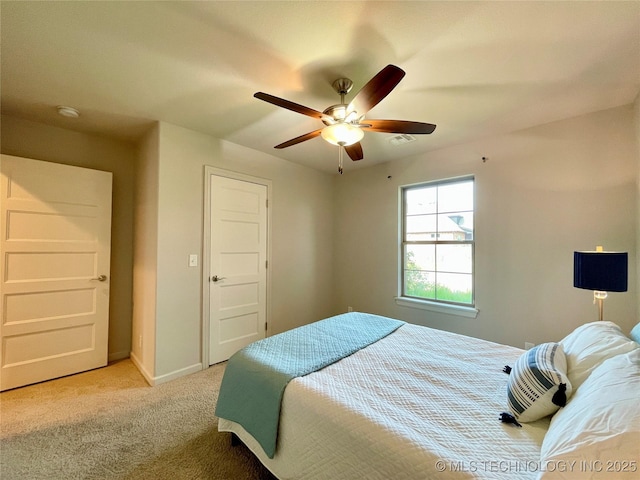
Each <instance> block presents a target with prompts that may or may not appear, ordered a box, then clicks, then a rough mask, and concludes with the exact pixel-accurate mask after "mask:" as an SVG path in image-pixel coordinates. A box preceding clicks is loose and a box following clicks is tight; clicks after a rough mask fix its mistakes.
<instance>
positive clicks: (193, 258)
mask: <svg viewBox="0 0 640 480" xmlns="http://www.w3.org/2000/svg"><path fill="white" fill-rule="evenodd" d="M189 266H190V267H197V266H198V255H194V254H191V255H189Z"/></svg>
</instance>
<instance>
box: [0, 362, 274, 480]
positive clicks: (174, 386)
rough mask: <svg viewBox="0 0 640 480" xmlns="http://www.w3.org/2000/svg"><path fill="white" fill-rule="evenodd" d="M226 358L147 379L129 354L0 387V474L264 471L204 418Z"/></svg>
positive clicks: (227, 478)
mask: <svg viewBox="0 0 640 480" xmlns="http://www.w3.org/2000/svg"><path fill="white" fill-rule="evenodd" d="M225 366H226V363H223V364H219V365H214V366H213V367H211V368H209V369H207V370H203V371H202V372H198V373H195V374H192V375H188V376H186V377H182V378H179V379H177V380H173V381H171V382H168V383H165V384H161V385H158V386H156V387H150V386H149V385H148V384H147V383H146V382H145V380H144V379H143V377H142V376H141V375H140V373H139V372H138V370H137V369H136V367H135V366H134V365H133V363H132V362H131V361H130V360H123V361H120V362H116V363H113V364H111V365H109V366H107V367H104V368H100V369H97V370H92V371H90V372H85V373H81V374H78V375H72V376H69V377H64V378H60V379H57V380H51V381H49V382H44V383H40V384H37V385H31V386H28V387H23V388H18V389H15V390H10V391H7V392H3V393H1V394H0V478H2V479H3V480H5V479H7V480H9V479H12V480H13V479H16V480H18V479H19V480H36V479H47V480H49V479H56V480H57V479H127V480H129V479H130V480H134V479H135V480H137V479H155V480H158V479H173V480H177V479H214V480H218V479H222V480H236V479H238V480H240V479H247V480H249V479H261V480H273V479H275V477H273V476H272V475H271V474H270V473H269V472H268V471H267V470H266V469H265V468H264V467H263V466H262V465H261V464H260V462H258V460H257V459H256V458H255V457H254V456H253V454H252V453H251V452H250V451H249V450H248V449H247V448H246V447H245V446H244V445H239V446H236V447H233V446H231V441H230V436H229V434H228V433H220V432H218V428H217V426H218V419H217V418H216V417H215V416H214V411H215V404H216V400H217V398H218V390H219V387H220V382H221V380H222V375H223V373H224V368H225Z"/></svg>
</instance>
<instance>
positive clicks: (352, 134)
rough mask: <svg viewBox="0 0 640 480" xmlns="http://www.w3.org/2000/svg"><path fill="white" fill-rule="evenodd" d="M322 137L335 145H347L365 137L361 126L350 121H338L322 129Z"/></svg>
mask: <svg viewBox="0 0 640 480" xmlns="http://www.w3.org/2000/svg"><path fill="white" fill-rule="evenodd" d="M321 135H322V138H324V139H325V140H326V141H327V142H329V143H332V144H333V145H338V146H342V147H346V146H349V145H353V144H354V143H358V142H359V141H360V140H362V137H364V132H363V131H362V129H361V128H358V127H354V126H353V125H350V124H348V123H336V124H334V125H329V126H326V127H324V128H323V129H322V133H321Z"/></svg>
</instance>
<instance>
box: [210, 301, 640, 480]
mask: <svg viewBox="0 0 640 480" xmlns="http://www.w3.org/2000/svg"><path fill="white" fill-rule="evenodd" d="M345 315H346V316H337V317H332V318H333V319H336V318H337V319H339V320H346V319H349V320H354V321H356V322H362V323H363V325H364V324H366V323H367V322H368V321H370V320H371V319H372V318H373V317H376V318H381V317H377V316H370V315H368V314H361V313H355V314H345ZM382 318H384V317H382ZM316 323H320V322H316ZM598 323H600V324H610V323H611V322H598ZM607 326H608V327H609V326H610V327H611V330H612V331H616V328H617V330H618V331H619V327H617V326H615V325H614V324H611V325H607ZM596 330H597V331H596V332H595V333H594V332H587V333H588V335H591V336H594V337H598V338H600V337H602V331H601V330H599V329H596ZM616 333H617V331H616ZM619 333H620V335H621V336H622V337H623V339H624V343H625V346H624V347H620V348H617V347H616V348H617V350H616V349H615V348H614V350H615V353H616V356H619V357H624V360H625V362H627V363H625V364H624V365H625V366H627V364H629V365H631V368H625V369H623V370H627V372H628V376H627V377H625V379H624V382H625V384H626V385H627V386H625V387H622V388H620V384H619V383H616V385H617V389H618V393H617V395H618V396H620V398H621V399H620V402H615V404H616V405H622V407H621V408H625V410H624V415H623V418H625V422H618V423H621V424H624V425H620V426H619V428H620V430H621V431H622V433H621V435H622V436H619V435H618V434H617V433H616V434H615V435H613V437H614V438H616V439H617V442H618V444H623V446H624V445H626V447H624V448H623V449H622V450H621V451H620V450H619V451H618V452H617V453H614V450H610V451H609V456H610V458H602V455H601V454H598V456H597V458H599V459H601V460H602V461H618V462H627V463H625V464H624V465H623V464H622V463H620V464H619V466H618V467H617V468H618V471H617V473H618V477H612V476H609V477H603V478H619V477H620V478H624V477H623V474H627V473H628V474H629V477H628V478H634V477H633V476H632V475H635V474H637V469H638V468H639V467H638V466H637V464H634V462H637V461H638V458H637V457H638V453H637V450H633V449H631V450H629V448H631V447H629V445H632V444H633V443H628V442H635V445H638V444H640V415H639V414H638V406H637V403H638V394H639V393H640V374H638V372H640V368H639V366H640V349H638V347H640V346H639V345H638V344H637V343H636V342H634V341H633V340H631V339H629V338H628V337H626V336H624V334H622V332H619ZM583 336H584V335H583ZM276 337H277V336H276ZM271 338H273V337H271ZM622 341H623V340H621V342H622ZM574 343H576V342H574ZM574 347H576V348H581V347H580V345H579V342H578V345H577V346H576V345H574ZM611 348H612V346H611V345H610V344H609V345H606V348H604V350H605V351H606V350H607V349H609V350H611ZM560 351H562V348H560ZM524 353H525V352H524V351H523V350H520V349H518V348H515V347H511V346H506V345H500V344H496V343H492V342H488V341H484V340H479V339H476V338H471V337H466V336H463V335H457V334H453V333H450V332H445V331H440V330H435V329H431V328H427V327H421V326H417V325H412V324H408V323H403V322H401V324H400V326H399V327H398V328H396V329H394V330H393V331H392V332H391V333H388V334H385V335H383V336H381V338H379V339H378V340H376V341H373V342H371V343H369V344H368V345H367V346H365V347H363V348H360V349H357V350H356V351H355V352H353V353H350V354H349V355H347V356H344V358H341V359H340V360H337V361H333V362H332V363H330V364H328V365H326V366H324V367H323V368H320V369H318V370H316V371H313V372H312V373H309V374H306V375H303V376H297V377H295V378H293V379H291V380H290V381H287V384H286V388H284V390H283V394H282V397H281V400H280V401H281V404H280V411H279V419H278V427H277V438H276V440H275V445H276V447H275V452H269V454H268V453H267V452H268V449H265V447H264V445H263V444H262V443H260V442H259V441H257V440H256V438H254V435H251V434H250V433H249V432H248V431H247V429H246V428H245V426H246V425H245V426H243V425H242V424H241V423H242V422H239V421H234V420H232V419H230V418H225V414H224V411H221V408H220V401H219V402H218V410H217V411H216V415H218V416H219V417H220V418H219V422H218V429H219V431H224V432H232V433H233V434H235V435H236V436H237V437H239V438H240V439H241V440H242V442H243V443H244V444H245V445H247V447H248V448H249V449H250V450H251V451H252V452H253V453H254V454H255V455H256V456H257V458H258V459H259V460H260V461H261V462H262V463H263V464H264V465H265V466H266V467H267V468H268V469H269V470H270V471H271V472H272V473H273V474H274V475H275V476H276V477H278V478H279V479H282V480H285V479H325V478H326V479H349V480H358V479H376V478H379V479H389V478H393V479H398V480H400V479H430V478H437V479H467V478H482V479H492V478H501V479H504V478H509V479H535V478H547V477H548V478H581V477H580V476H579V474H580V473H585V472H584V470H586V469H587V467H591V468H590V470H594V468H595V467H594V466H593V465H592V464H589V465H586V464H584V461H585V459H586V460H587V461H589V462H591V461H593V459H594V458H595V457H592V456H590V455H594V453H593V452H594V451H597V450H598V449H599V448H601V447H602V445H600V446H599V447H598V445H596V446H595V447H594V446H593V445H592V444H593V442H591V443H590V444H589V442H590V440H589V439H588V438H587V440H588V441H587V443H588V444H589V445H591V446H590V447H589V448H591V450H589V449H588V448H587V449H586V450H584V449H583V450H580V449H579V448H578V450H577V452H576V448H574V447H575V445H578V447H579V446H580V444H581V442H583V443H584V441H585V432H584V431H578V432H572V431H571V429H572V427H571V425H570V424H571V423H572V422H574V423H575V419H574V418H571V417H570V416H567V419H565V420H564V421H562V422H559V423H560V427H559V429H558V430H559V432H560V435H559V436H560V440H557V441H555V442H551V441H549V443H552V444H551V445H546V446H545V445H544V443H545V441H546V440H545V438H546V437H549V438H550V437H556V436H558V435H555V434H554V435H549V434H548V432H549V429H550V425H551V423H552V417H551V415H546V416H544V417H542V418H540V419H536V420H533V421H529V422H527V423H520V425H521V426H520V427H518V426H516V425H514V424H511V423H503V422H501V421H500V420H499V416H500V414H501V413H502V412H505V411H508V402H507V393H506V392H507V388H508V383H509V381H510V378H511V376H512V375H513V372H512V374H511V375H509V374H507V373H505V372H504V371H503V368H504V366H505V365H517V363H518V361H519V359H520V358H521V357H523V354H524ZM563 355H564V353H563ZM594 355H595V354H594ZM594 355H591V354H590V355H589V356H588V357H589V358H593V357H594ZM634 355H635V356H634ZM285 356H286V353H285ZM596 356H597V355H596ZM602 357H603V358H602V359H601V361H599V362H594V363H595V365H593V366H592V368H591V370H594V369H596V367H598V366H599V364H600V363H603V362H604V360H606V359H607V358H608V355H607V354H606V353H604V354H602ZM563 358H564V356H563ZM571 358H573V357H570V356H569V355H567V356H566V360H567V361H568V360H570V359H571ZM232 361H233V357H232V359H230V364H231V362H232ZM568 363H569V364H571V362H568ZM227 368H229V366H228V367H227ZM564 368H568V367H567V366H565V367H564ZM608 370H612V371H618V370H621V368H620V365H613V366H611V367H610V368H609V369H608ZM227 373H228V372H225V379H223V385H222V387H221V392H220V393H221V395H222V394H223V391H222V390H223V389H224V387H225V385H224V384H225V380H227ZM588 373H591V372H588ZM610 373H611V372H608V373H607V374H606V375H602V377H605V380H604V385H602V384H601V383H602V382H600V383H599V384H596V385H595V386H592V385H590V384H589V382H585V379H582V381H583V382H585V383H587V387H588V388H585V391H586V390H588V389H589V388H591V389H595V390H596V391H600V390H601V389H603V388H604V389H607V388H608V387H607V383H606V382H607V381H611V379H610V378H609V379H608V380H607V377H610V376H611V375H610ZM581 374H582V376H584V372H581ZM587 377H588V375H587ZM563 378H566V377H563ZM565 381H566V382H568V380H566V379H565ZM228 383H230V380H229V382H228ZM580 388H582V387H580ZM576 390H577V389H573V394H574V397H578V395H576V393H575V391H576ZM569 393H571V392H570V391H569ZM256 398H258V399H259V398H260V395H257V396H256ZM258 401H259V400H258ZM571 403H573V400H570V401H569V402H568V404H567V405H569V404H571ZM581 403H586V404H588V405H593V400H592V399H590V398H587V399H586V400H582V402H581ZM558 408H559V407H556V409H558ZM562 410H569V409H568V408H566V407H565V408H564V409H560V411H562ZM579 415H584V414H583V413H580V414H579ZM617 415H620V412H618V411H614V412H612V413H611V416H612V417H615V416H617ZM634 415H635V416H634ZM556 416H558V415H554V416H553V418H555V417H556ZM229 417H232V418H233V416H232V415H229ZM523 418H524V417H523ZM636 419H637V423H636ZM561 420H562V419H561ZM629 420H631V426H629V425H628V424H627V422H626V421H629ZM603 421H604V422H605V424H606V425H605V426H602V425H601V426H600V427H597V426H596V427H597V428H611V419H608V418H607V419H606V420H603ZM614 423H615V422H614ZM566 424H569V425H566ZM596 427H593V428H596ZM589 428H591V427H589ZM616 428H617V427H616ZM567 430H568V431H567ZM587 433H588V432H587ZM596 433H597V432H596ZM572 435H574V436H577V440H576V441H575V442H572V441H571V439H572V437H571V436H572ZM610 436H611V435H610ZM567 439H568V440H567ZM558 443H559V444H560V446H558V445H557V444H558ZM618 448H620V445H618ZM594 449H595V450H594ZM572 455H573V456H572ZM576 455H577V456H576ZM585 455H586V457H585ZM613 456H616V458H615V459H614V458H613ZM572 459H573V461H574V464H573V466H571V468H569V467H567V465H569V463H566V464H565V463H562V465H564V467H563V468H562V471H561V469H560V467H559V465H560V462H570V461H571V460H572ZM579 461H582V462H583V464H579V463H578V462H579ZM634 465H635V466H634ZM578 470H580V471H578ZM569 473H570V474H571V475H569ZM587 473H589V474H591V473H593V472H587ZM596 473H597V472H596ZM562 475H566V477H565V476H562ZM584 478H596V477H593V475H591V476H585V477H584Z"/></svg>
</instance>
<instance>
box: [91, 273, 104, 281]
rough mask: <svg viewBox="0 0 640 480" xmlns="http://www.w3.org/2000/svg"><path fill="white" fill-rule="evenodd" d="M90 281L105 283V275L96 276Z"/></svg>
mask: <svg viewBox="0 0 640 480" xmlns="http://www.w3.org/2000/svg"><path fill="white" fill-rule="evenodd" d="M91 280H98V281H99V282H106V281H107V276H106V275H98V276H97V277H95V278H92V279H91Z"/></svg>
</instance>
